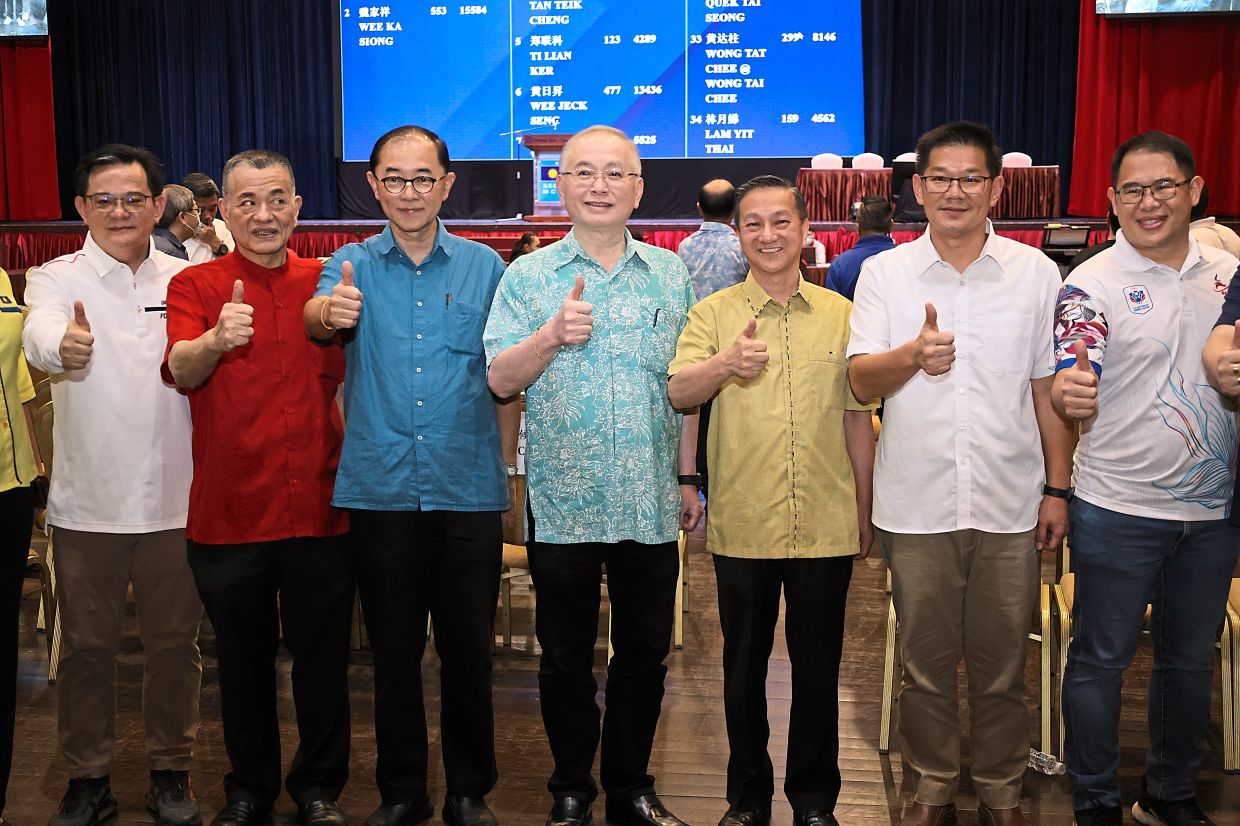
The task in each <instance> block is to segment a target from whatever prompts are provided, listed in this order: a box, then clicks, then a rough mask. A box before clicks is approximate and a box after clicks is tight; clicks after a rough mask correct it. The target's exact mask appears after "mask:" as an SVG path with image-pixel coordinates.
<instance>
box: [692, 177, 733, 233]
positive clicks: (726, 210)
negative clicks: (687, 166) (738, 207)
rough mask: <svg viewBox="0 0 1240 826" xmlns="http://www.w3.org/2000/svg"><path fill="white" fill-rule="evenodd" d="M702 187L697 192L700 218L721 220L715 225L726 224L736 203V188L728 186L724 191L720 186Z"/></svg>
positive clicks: (711, 182) (706, 185) (708, 184)
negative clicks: (700, 210)
mask: <svg viewBox="0 0 1240 826" xmlns="http://www.w3.org/2000/svg"><path fill="white" fill-rule="evenodd" d="M713 183H715V181H710V182H709V183H707V184H705V185H703V186H702V189H701V191H700V192H698V201H697V202H698V206H699V207H701V209H702V217H704V218H722V219H723V220H722V221H719V222H717V223H724V224H726V223H727V220H728V218H729V217H730V216H731V215H732V206H733V204H735V202H736V187H734V186H728V187H727V188H726V189H725V188H724V187H721V186H716V187H712V186H711V185H710V184H713Z"/></svg>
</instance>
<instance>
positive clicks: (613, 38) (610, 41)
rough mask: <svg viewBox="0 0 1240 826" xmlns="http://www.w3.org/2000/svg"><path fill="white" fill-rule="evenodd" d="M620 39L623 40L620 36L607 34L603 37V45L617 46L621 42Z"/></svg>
mask: <svg viewBox="0 0 1240 826" xmlns="http://www.w3.org/2000/svg"><path fill="white" fill-rule="evenodd" d="M620 39H621V38H620V35H618V34H605V35H603V45H604V46H615V45H616V44H617V43H619V42H620Z"/></svg>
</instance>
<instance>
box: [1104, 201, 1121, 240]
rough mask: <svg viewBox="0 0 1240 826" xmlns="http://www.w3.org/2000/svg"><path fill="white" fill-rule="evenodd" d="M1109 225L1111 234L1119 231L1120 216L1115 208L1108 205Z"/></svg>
mask: <svg viewBox="0 0 1240 826" xmlns="http://www.w3.org/2000/svg"><path fill="white" fill-rule="evenodd" d="M1107 227H1108V228H1109V229H1110V230H1111V234H1112V235H1114V234H1115V233H1117V232H1119V216H1118V215H1116V214H1115V210H1114V209H1112V208H1111V206H1110V205H1107Z"/></svg>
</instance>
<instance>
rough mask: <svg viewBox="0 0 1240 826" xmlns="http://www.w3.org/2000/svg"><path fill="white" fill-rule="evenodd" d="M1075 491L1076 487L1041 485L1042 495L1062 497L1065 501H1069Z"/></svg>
mask: <svg viewBox="0 0 1240 826" xmlns="http://www.w3.org/2000/svg"><path fill="white" fill-rule="evenodd" d="M1075 493H1076V488H1053V487H1051V486H1050V485H1043V486H1042V495H1043V496H1053V497H1055V498H1056V499H1063V500H1064V501H1066V502H1071V501H1072V496H1073V494H1075Z"/></svg>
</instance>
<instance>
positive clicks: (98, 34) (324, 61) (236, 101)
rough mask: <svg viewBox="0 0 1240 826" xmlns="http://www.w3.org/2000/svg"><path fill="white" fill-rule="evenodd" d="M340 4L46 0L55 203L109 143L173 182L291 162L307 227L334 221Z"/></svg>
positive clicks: (318, 0)
mask: <svg viewBox="0 0 1240 826" xmlns="http://www.w3.org/2000/svg"><path fill="white" fill-rule="evenodd" d="M335 19H336V4H335V3H334V2H332V0H213V2H210V3H204V2H201V0H194V2H190V0H164V1H163V2H151V1H150V0H90V2H83V0H49V2H48V24H49V27H50V30H51V40H52V60H53V66H52V69H53V87H54V98H55V113H56V145H57V146H56V148H57V157H58V159H59V167H60V182H61V184H60V186H61V201H62V205H63V207H64V209H65V214H66V216H67V217H76V213H75V212H74V210H73V205H72V201H73V176H72V172H73V166H74V164H75V162H76V160H77V158H78V157H80V156H81V155H82V154H83V153H85V152H86V151H88V150H90V149H91V148H93V147H95V146H98V145H100V144H103V143H109V142H113V141H119V142H122V143H132V144H137V145H140V146H145V147H147V148H148V149H150V150H151V151H153V152H154V153H155V154H156V155H157V156H159V158H160V160H162V161H163V163H164V173H165V176H166V177H167V179H168V180H169V181H179V180H180V179H181V178H182V177H183V176H184V175H185V174H186V173H188V172H206V173H207V174H208V175H210V176H211V177H212V178H215V179H216V181H217V182H218V181H219V173H220V169H221V168H222V167H223V165H224V161H226V160H227V159H228V157H229V156H230V155H232V154H233V153H235V152H239V151H241V150H244V149H258V148H261V149H272V150H275V151H277V152H281V153H283V154H285V155H287V156H288V158H289V160H290V161H291V162H292V164H293V171H294V174H295V175H296V177H297V191H298V193H299V194H300V195H301V196H302V198H303V199H304V202H305V204H304V206H303V208H302V212H301V214H302V217H304V218H316V217H331V216H335V215H336V178H335V176H336V170H335V162H334V155H335V129H334V122H335V113H334V110H335V106H334V102H333V101H334V88H335V82H334V80H333V77H334V69H333V63H334V57H333V55H334V46H333V36H334V35H333V26H334V23H335Z"/></svg>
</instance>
